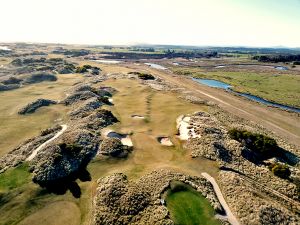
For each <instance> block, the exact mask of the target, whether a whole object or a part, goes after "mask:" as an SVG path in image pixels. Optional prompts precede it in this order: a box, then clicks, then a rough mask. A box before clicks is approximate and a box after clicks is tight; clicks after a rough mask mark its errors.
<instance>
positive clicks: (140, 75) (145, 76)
mask: <svg viewBox="0 0 300 225" xmlns="http://www.w3.org/2000/svg"><path fill="white" fill-rule="evenodd" d="M129 74H134V75H137V76H138V78H140V79H142V80H154V79H155V77H154V76H153V75H152V74H149V73H140V72H130V73H129Z"/></svg>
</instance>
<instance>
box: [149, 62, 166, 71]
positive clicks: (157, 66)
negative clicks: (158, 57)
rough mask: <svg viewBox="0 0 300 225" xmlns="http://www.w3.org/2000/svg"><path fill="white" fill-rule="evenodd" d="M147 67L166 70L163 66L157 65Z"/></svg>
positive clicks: (150, 64) (151, 64) (152, 64)
mask: <svg viewBox="0 0 300 225" xmlns="http://www.w3.org/2000/svg"><path fill="white" fill-rule="evenodd" d="M145 64H146V65H148V66H150V67H152V68H154V69H158V70H166V69H167V68H166V67H163V66H161V65H158V64H155V63H145Z"/></svg>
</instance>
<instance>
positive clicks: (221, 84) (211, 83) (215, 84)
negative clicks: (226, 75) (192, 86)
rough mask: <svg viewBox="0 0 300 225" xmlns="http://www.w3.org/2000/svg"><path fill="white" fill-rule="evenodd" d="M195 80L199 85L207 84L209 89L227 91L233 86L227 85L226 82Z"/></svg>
mask: <svg viewBox="0 0 300 225" xmlns="http://www.w3.org/2000/svg"><path fill="white" fill-rule="evenodd" d="M193 80H194V81H196V82H198V83H201V84H205V85H207V86H209V87H215V88H222V89H226V90H227V89H229V88H231V86H230V85H229V84H226V83H224V82H221V81H217V80H211V79H199V78H193Z"/></svg>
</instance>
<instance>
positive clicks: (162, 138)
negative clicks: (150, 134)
mask: <svg viewBox="0 0 300 225" xmlns="http://www.w3.org/2000/svg"><path fill="white" fill-rule="evenodd" d="M157 141H158V142H159V143H160V144H161V145H164V146H174V144H173V143H172V141H171V139H170V137H166V136H160V137H157Z"/></svg>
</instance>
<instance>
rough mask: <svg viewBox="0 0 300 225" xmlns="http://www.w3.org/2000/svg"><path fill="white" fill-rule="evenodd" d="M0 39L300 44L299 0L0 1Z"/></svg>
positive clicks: (205, 43)
mask: <svg viewBox="0 0 300 225" xmlns="http://www.w3.org/2000/svg"><path fill="white" fill-rule="evenodd" d="M0 42H42V43H68V44H99V45H110V44H111V45H131V44H169V45H194V46H252V47H254V46H256V47H271V46H287V47H300V0H0Z"/></svg>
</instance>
